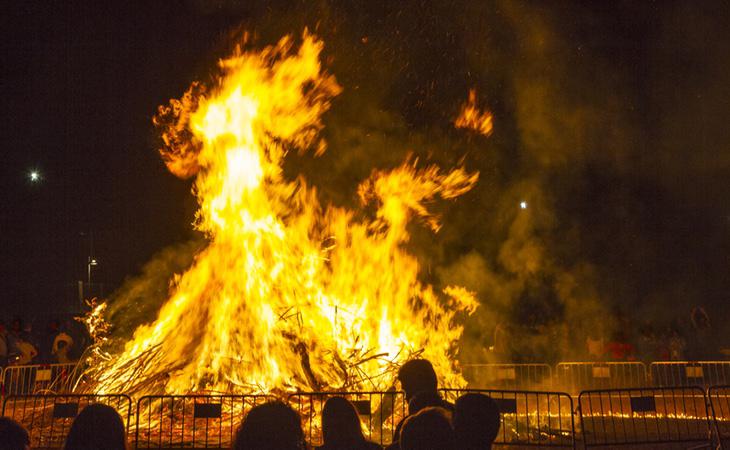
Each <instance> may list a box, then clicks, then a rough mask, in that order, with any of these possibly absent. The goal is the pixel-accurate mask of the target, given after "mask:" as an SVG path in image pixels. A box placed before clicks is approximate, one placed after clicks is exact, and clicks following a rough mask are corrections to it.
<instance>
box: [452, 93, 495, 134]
mask: <svg viewBox="0 0 730 450" xmlns="http://www.w3.org/2000/svg"><path fill="white" fill-rule="evenodd" d="M454 126H456V128H467V129H470V130H473V131H476V132H477V133H479V134H483V135H484V136H489V135H490V134H492V113H490V112H489V111H481V110H480V109H479V108H478V107H477V91H476V90H475V89H470V90H469V99H468V100H467V101H466V102H465V103H464V104H463V105H461V112H460V113H459V116H458V117H457V118H456V119H454Z"/></svg>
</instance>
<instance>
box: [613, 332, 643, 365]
mask: <svg viewBox="0 0 730 450" xmlns="http://www.w3.org/2000/svg"><path fill="white" fill-rule="evenodd" d="M606 349H607V350H608V355H609V357H610V358H611V359H612V360H614V361H633V360H635V359H636V349H635V348H634V346H633V345H631V344H630V343H629V339H628V336H627V335H626V333H625V332H623V331H617V332H615V333H614V334H613V338H612V339H611V342H609V343H608V345H606Z"/></svg>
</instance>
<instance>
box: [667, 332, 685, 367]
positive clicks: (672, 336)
mask: <svg viewBox="0 0 730 450" xmlns="http://www.w3.org/2000/svg"><path fill="white" fill-rule="evenodd" d="M667 348H668V350H669V359H670V360H671V361H683V360H684V359H685V355H684V351H685V349H686V348H687V341H686V340H685V339H684V337H683V336H682V333H680V332H679V329H678V327H672V328H670V330H669V340H668V345H667Z"/></svg>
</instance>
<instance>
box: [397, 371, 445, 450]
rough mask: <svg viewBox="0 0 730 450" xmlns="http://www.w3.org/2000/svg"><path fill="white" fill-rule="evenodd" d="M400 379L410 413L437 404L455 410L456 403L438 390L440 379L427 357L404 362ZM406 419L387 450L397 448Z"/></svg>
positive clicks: (399, 425) (399, 424) (398, 428)
mask: <svg viewBox="0 0 730 450" xmlns="http://www.w3.org/2000/svg"><path fill="white" fill-rule="evenodd" d="M398 381H400V384H401V388H402V389H403V391H404V392H405V395H406V400H407V401H408V413H409V414H411V415H412V414H416V413H417V412H419V411H420V410H421V409H423V408H426V407H429V406H435V407H440V408H444V409H445V410H446V411H447V412H451V411H453V410H454V405H452V404H451V403H449V402H447V401H446V400H444V399H442V398H441V396H440V395H439V392H438V379H437V378H436V371H435V370H433V365H431V362H430V361H428V360H426V359H412V360H410V361H408V362H406V363H405V364H403V365H402V366H401V368H400V370H399V371H398ZM403 423H404V421H401V422H399V423H398V425H396V428H395V438H394V441H393V443H392V444H390V445H389V446H388V447H387V450H397V449H398V448H399V447H398V437H399V436H400V431H401V428H402V426H403Z"/></svg>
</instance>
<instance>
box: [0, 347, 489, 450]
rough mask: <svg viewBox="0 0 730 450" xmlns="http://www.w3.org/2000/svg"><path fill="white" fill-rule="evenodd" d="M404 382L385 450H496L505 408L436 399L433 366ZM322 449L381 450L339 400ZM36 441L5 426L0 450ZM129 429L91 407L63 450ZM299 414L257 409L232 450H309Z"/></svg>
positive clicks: (116, 446)
mask: <svg viewBox="0 0 730 450" xmlns="http://www.w3.org/2000/svg"><path fill="white" fill-rule="evenodd" d="M398 380H399V381H400V383H401V387H402V389H403V391H404V392H405V397H406V400H407V401H408V416H407V417H405V418H404V419H403V420H401V422H400V423H398V425H397V427H396V430H395V434H394V438H393V442H392V443H391V444H390V445H389V446H388V447H386V450H456V449H459V450H484V449H491V448H492V443H493V442H494V440H495V439H496V437H497V433H498V432H499V427H500V418H499V407H498V405H497V403H496V402H495V401H494V400H493V399H492V398H490V397H488V396H486V395H483V394H477V393H468V394H465V395H463V396H461V397H459V398H458V399H457V400H456V402H455V403H453V404H452V403H449V402H447V401H446V400H444V399H443V398H441V396H440V395H439V392H438V386H437V378H436V373H435V371H434V369H433V366H432V365H431V363H430V362H428V361H427V360H423V359H416V360H412V361H409V362H407V363H405V364H404V365H403V366H402V367H401V369H400V371H399V372H398ZM322 438H323V444H322V445H321V446H319V447H316V449H318V450H378V449H380V450H383V449H382V447H381V446H380V445H378V444H376V443H374V442H370V441H368V440H367V439H366V438H365V436H364V434H363V431H362V426H361V422H360V418H359V416H358V413H357V410H356V409H355V406H354V405H353V404H352V403H351V402H350V401H348V400H347V399H346V398H344V397H340V396H333V397H330V398H329V399H328V400H327V402H326V403H325V405H324V407H323V410H322ZM29 448H30V439H29V435H28V432H27V431H26V430H25V429H23V427H22V426H21V425H20V424H18V423H17V422H14V421H13V420H11V419H9V418H0V450H28V449H29ZM126 448H127V439H126V433H125V427H124V423H123V421H122V419H121V417H120V416H119V414H118V413H117V411H115V410H114V408H112V407H110V406H107V405H103V404H92V405H89V406H87V407H86V408H84V409H83V410H81V412H80V413H79V415H78V416H77V417H76V418H75V419H74V422H73V424H72V425H71V428H70V431H69V433H68V436H67V437H66V443H65V446H64V449H65V450H125V449H126ZM309 448H311V447H310V446H309V444H308V443H307V442H306V439H305V433H304V430H303V429H302V418H301V417H300V416H299V414H298V413H297V412H296V411H295V410H294V409H293V408H291V407H290V406H289V405H287V404H286V403H284V402H281V401H272V402H268V403H264V404H262V405H258V406H255V407H254V408H252V409H251V411H249V413H248V414H247V415H246V417H245V419H244V420H243V423H242V424H241V426H240V427H239V429H238V431H237V432H236V436H235V440H234V443H233V450H306V449H309Z"/></svg>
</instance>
